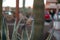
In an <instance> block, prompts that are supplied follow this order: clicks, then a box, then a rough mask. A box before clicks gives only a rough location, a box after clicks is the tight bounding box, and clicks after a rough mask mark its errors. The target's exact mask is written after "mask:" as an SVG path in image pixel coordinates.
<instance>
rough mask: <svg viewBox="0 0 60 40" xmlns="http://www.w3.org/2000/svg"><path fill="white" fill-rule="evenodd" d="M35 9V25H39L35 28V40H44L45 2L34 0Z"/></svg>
mask: <svg viewBox="0 0 60 40" xmlns="http://www.w3.org/2000/svg"><path fill="white" fill-rule="evenodd" d="M33 9H34V16H35V25H37V26H36V27H35V28H36V31H35V32H36V33H35V34H34V40H43V28H44V0H34V5H33ZM35 37H36V38H35Z"/></svg>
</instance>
